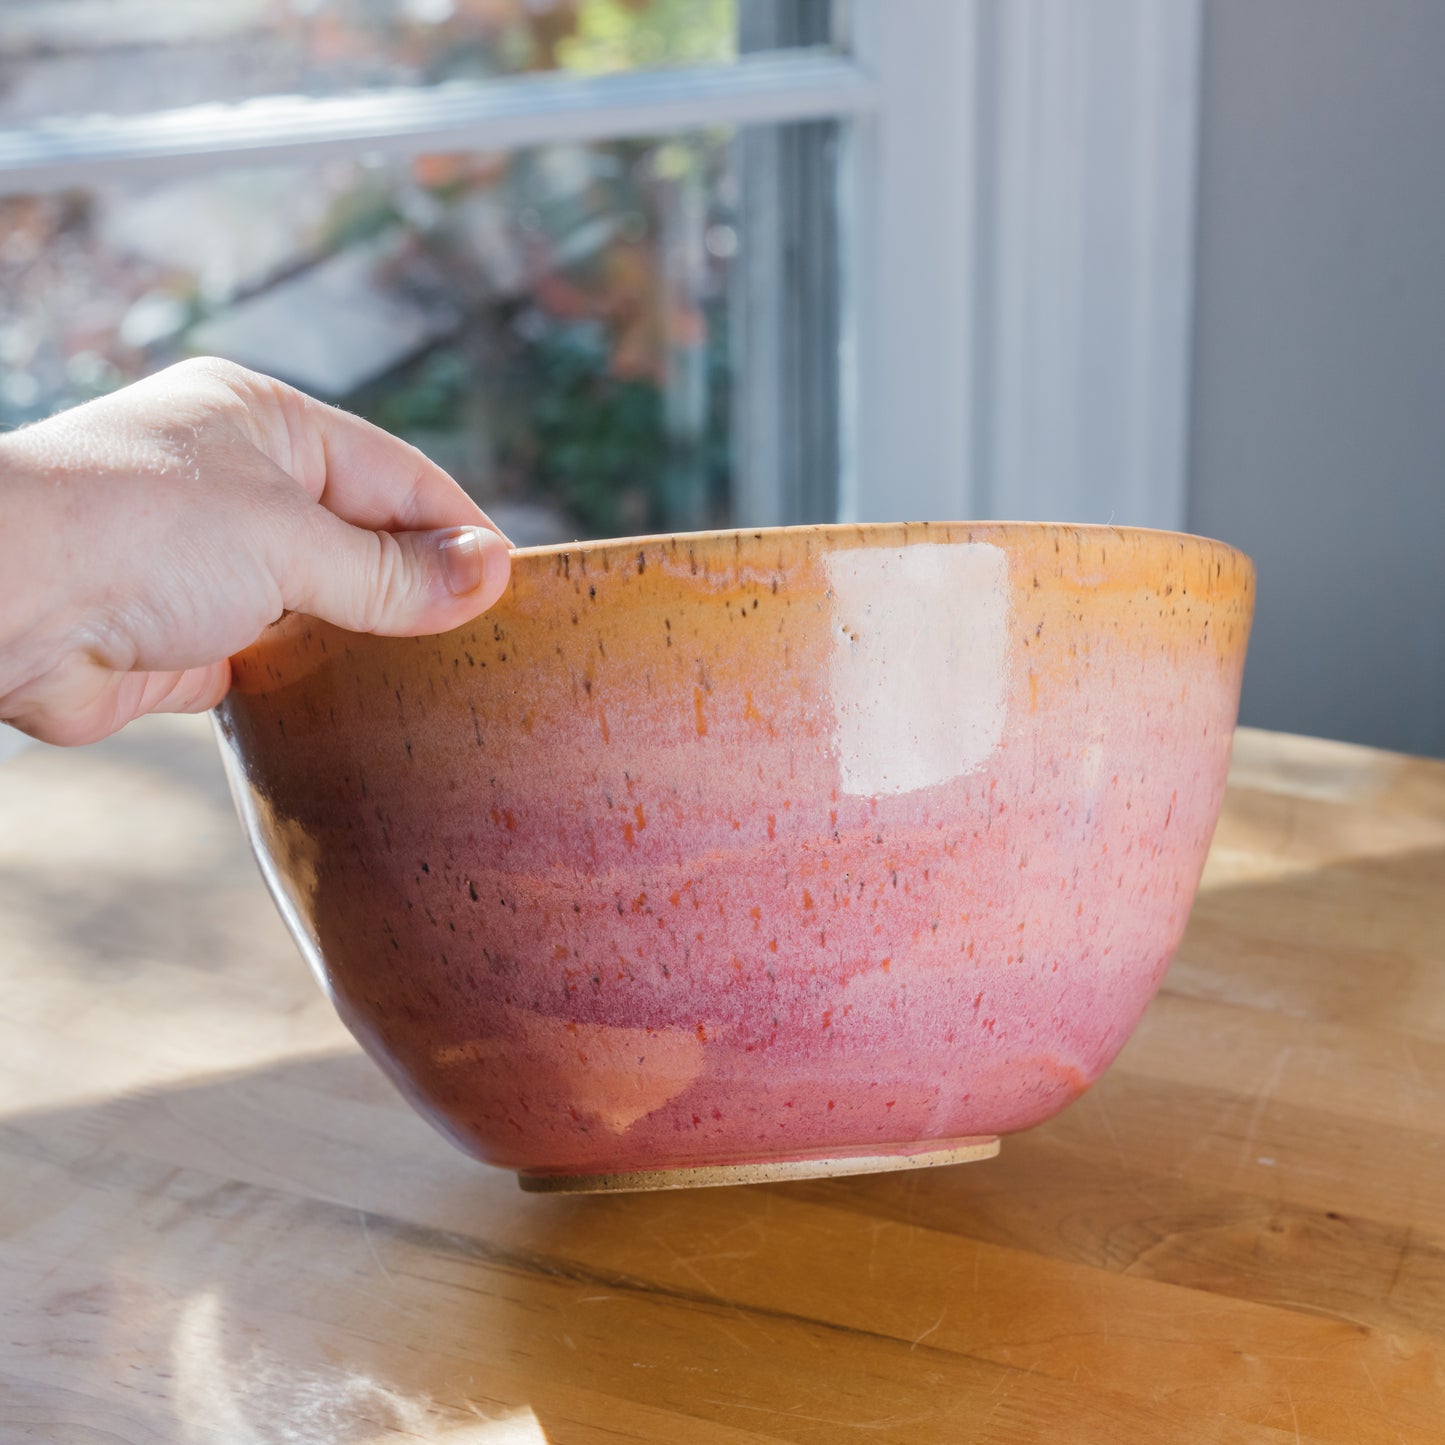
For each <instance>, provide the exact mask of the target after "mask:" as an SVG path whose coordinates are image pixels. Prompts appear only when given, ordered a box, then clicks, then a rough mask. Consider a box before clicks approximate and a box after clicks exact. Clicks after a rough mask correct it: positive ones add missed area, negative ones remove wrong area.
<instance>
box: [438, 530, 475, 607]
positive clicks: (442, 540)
mask: <svg viewBox="0 0 1445 1445" xmlns="http://www.w3.org/2000/svg"><path fill="white" fill-rule="evenodd" d="M481 530H482V529H481V528H480V527H457V528H455V529H454V530H453V531H451V532H443V533H442V535H441V536H440V537H439V538H438V539H437V552H438V553H439V554H440V556H441V563H442V576H443V577H445V578H446V579H447V588H448V590H449V591H451V592H452V593H453V594H454V595H455V596H457V597H465V596H466V595H467V594H468V593H469V592H475V591H476V590H477V588H478V587H480V586H481V585H482V577H483V574H484V573H485V572H486V567H485V565H484V564H483V560H482V538H481Z"/></svg>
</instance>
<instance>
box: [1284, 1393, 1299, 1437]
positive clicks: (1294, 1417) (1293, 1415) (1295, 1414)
mask: <svg viewBox="0 0 1445 1445" xmlns="http://www.w3.org/2000/svg"><path fill="white" fill-rule="evenodd" d="M1284 1397H1285V1399H1286V1400H1288V1401H1289V1418H1290V1420H1291V1421H1292V1422H1293V1424H1294V1445H1300V1433H1299V1411H1297V1410H1296V1409H1295V1407H1294V1395H1293V1393H1292V1392H1291V1390H1290V1387H1289V1386H1288V1385H1286V1386H1285V1387H1284Z"/></svg>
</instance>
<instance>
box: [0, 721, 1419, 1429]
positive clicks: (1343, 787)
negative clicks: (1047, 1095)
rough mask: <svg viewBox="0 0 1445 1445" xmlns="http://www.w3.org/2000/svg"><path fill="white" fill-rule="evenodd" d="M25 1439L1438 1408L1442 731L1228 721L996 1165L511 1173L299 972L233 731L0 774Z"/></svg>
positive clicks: (1399, 1418) (13, 1219)
mask: <svg viewBox="0 0 1445 1445" xmlns="http://www.w3.org/2000/svg"><path fill="white" fill-rule="evenodd" d="M0 980H3V985H4V995H3V997H4V1009H3V1011H4V1018H3V1021H0V1440H4V1441H5V1442H10V1441H18V1440H30V1439H38V1440H43V1441H47V1442H86V1445H98V1442H102V1441H103V1442H133V1445H159V1442H171V1441H176V1442H204V1445H271V1442H273V1441H274V1442H301V1445H362V1442H366V1445H371V1442H376V1445H381V1442H388V1441H396V1440H403V1441H404V1440H425V1441H438V1442H444V1445H522V1442H542V1441H548V1442H551V1445H617V1442H619V1441H647V1442H665V1445H744V1442H762V1441H807V1442H818V1445H831V1442H834V1441H852V1440H857V1441H867V1442H878V1445H883V1442H894V1441H897V1442H907V1445H919V1442H933V1441H942V1442H1005V1441H1007V1442H1014V1441H1034V1440H1037V1441H1049V1442H1068V1445H1072V1442H1093V1441H1099V1442H1105V1445H1119V1442H1122V1441H1149V1442H1192V1441H1237V1442H1246V1441H1248V1442H1265V1441H1277V1442H1295V1441H1338V1442H1348V1445H1366V1442H1374V1441H1381V1442H1390V1445H1397V1442H1401V1441H1408V1442H1416V1441H1430V1442H1438V1441H1442V1440H1445V764H1440V763H1430V762H1423V761H1418V760H1410V759H1406V758H1401V757H1395V756H1390V755H1386V754H1381V753H1376V752H1371V751H1367V750H1364V749H1360V748H1353V747H1346V746H1342V745H1338V744H1330V743H1321V742H1311V741H1305V740H1303V739H1298V738H1285V737H1281V736H1276V735H1271V734H1265V733H1259V732H1243V733H1241V734H1240V737H1239V741H1238V745H1237V748H1236V756H1235V766H1234V770H1233V774H1232V788H1231V793H1230V797H1229V803H1228V807H1227V809H1226V813H1225V817H1224V820H1223V822H1222V824H1221V826H1220V829H1219V833H1218V836H1217V839H1216V842H1215V847H1214V851H1213V854H1212V856H1211V860H1210V865H1209V869H1208V873H1207V875H1206V879H1205V886H1204V890H1203V892H1202V894H1201V897H1200V901H1199V904H1198V907H1197V909H1196V912H1195V916H1194V920H1193V922H1192V924H1191V926H1190V930H1189V934H1188V937H1187V939H1186V941H1185V944H1184V947H1183V949H1182V951H1181V953H1180V957H1179V959H1178V961H1177V962H1176V964H1175V965H1174V968H1173V971H1172V972H1171V973H1170V974H1169V977H1168V980H1167V982H1166V984H1165V988H1164V991H1163V993H1162V994H1161V995H1160V997H1159V998H1158V1000H1157V1001H1156V1002H1155V1003H1154V1005H1153V1006H1152V1008H1151V1009H1150V1011H1149V1013H1148V1015H1147V1017H1146V1018H1145V1020H1144V1023H1143V1024H1142V1025H1141V1027H1140V1029H1139V1031H1138V1033H1137V1035H1136V1036H1135V1038H1134V1039H1133V1041H1132V1042H1131V1043H1130V1044H1129V1046H1128V1048H1127V1049H1126V1050H1125V1051H1124V1053H1123V1055H1122V1056H1121V1057H1120V1059H1119V1061H1118V1063H1117V1064H1116V1065H1115V1067H1114V1069H1113V1070H1112V1071H1111V1072H1110V1073H1109V1075H1108V1076H1107V1078H1106V1079H1105V1080H1104V1081H1103V1082H1102V1083H1101V1084H1100V1085H1099V1086H1098V1087H1097V1088H1096V1089H1095V1090H1094V1091H1093V1092H1092V1093H1091V1094H1089V1095H1087V1096H1086V1097H1085V1098H1084V1099H1083V1100H1082V1101H1081V1102H1079V1103H1078V1104H1076V1105H1075V1106H1074V1107H1073V1108H1071V1109H1069V1110H1068V1111H1066V1112H1065V1114H1064V1115H1063V1116H1061V1117H1060V1118H1059V1119H1057V1120H1055V1121H1054V1122H1053V1123H1051V1124H1048V1125H1046V1126H1044V1127H1043V1128H1040V1129H1038V1130H1035V1131H1034V1132H1032V1133H1030V1134H1026V1135H1022V1136H1018V1137H1014V1138H1010V1139H1007V1140H1005V1141H1004V1147H1003V1152H1002V1154H1001V1156H1000V1157H999V1158H998V1159H997V1160H995V1161H993V1162H990V1163H986V1164H971V1165H964V1166H962V1167H958V1168H952V1169H942V1170H934V1171H928V1172H920V1173H910V1174H902V1175H897V1174H895V1175H878V1176H873V1177H867V1178H859V1179H839V1180H830V1181H819V1182H812V1183H794V1184H790V1185H772V1186H756V1187H752V1188H742V1189H727V1190H708V1191H696V1192H685V1193H681V1194H661V1195H658V1194H654V1195H637V1196H626V1197H612V1198H545V1197H529V1196H526V1195H524V1194H522V1193H521V1192H520V1191H519V1190H518V1189H517V1186H516V1184H515V1182H514V1181H513V1179H512V1177H511V1176H510V1175H505V1174H500V1173H497V1172H495V1171H493V1170H489V1169H486V1168H484V1167H482V1166H480V1165H477V1164H473V1163H471V1162H469V1161H468V1160H467V1159H465V1158H464V1157H463V1156H461V1155H460V1154H457V1153H455V1152H453V1151H452V1150H451V1148H450V1147H449V1146H448V1145H446V1144H445V1143H443V1141H442V1140H441V1139H440V1138H437V1137H435V1136H434V1135H433V1134H432V1133H431V1132H430V1131H429V1130H428V1129H427V1127H426V1126H425V1125H423V1124H422V1123H421V1122H420V1121H419V1120H418V1119H417V1118H415V1117H414V1116H413V1115H412V1114H411V1113H410V1112H409V1111H408V1110H407V1109H406V1107H405V1106H403V1105H402V1104H401V1103H400V1102H399V1101H398V1100H397V1098H396V1097H395V1096H394V1094H393V1093H392V1091H391V1089H390V1087H389V1086H388V1085H387V1084H386V1083H384V1082H383V1081H382V1079H381V1077H380V1076H379V1075H378V1073H377V1072H376V1071H375V1070H374V1069H373V1068H372V1067H371V1066H370V1065H369V1064H368V1063H367V1062H366V1061H365V1060H364V1059H363V1058H362V1057H361V1056H360V1055H359V1054H358V1053H357V1051H356V1049H355V1047H354V1046H353V1045H352V1044H351V1042H350V1040H349V1038H348V1037H347V1035H346V1034H345V1033H343V1031H342V1030H341V1028H340V1026H339V1025H338V1024H337V1023H336V1022H335V1020H334V1018H333V1016H332V1014H331V1012H330V1010H329V1008H328V1006H327V1005H326V1004H325V1003H324V1002H323V1000H322V999H321V997H320V996H319V994H318V992H317V990H316V988H315V987H314V985H313V984H312V981H311V979H310V977H309V975H308V974H307V973H306V971H305V970H304V968H303V967H302V965H301V963H300V961H299V958H298V957H297V955H296V954H295V953H294V951H293V949H292V947H291V945H290V943H289V942H288V940H287V939H286V937H285V935H284V934H283V932H282V928H281V925H280V923H279V922H278V920H277V918H276V916H275V914H274V913H273V911H272V908H271V905H270V903H269V902H268V900H267V898H266V896H265V894H264V892H263V890H262V887H261V883H260V880H259V878H258V876H257V874H256V871H255V869H254V866H253V865H252V863H251V860H250V858H249V855H248V854H247V853H246V851H245V848H244V845H243V843H242V841H241V836H240V833H239V830H238V828H237V825H236V823H235V821H234V819H233V817H232V814H231V805H230V802H229V800H228V799H227V797H226V794H225V788H224V784H223V782H222V780H221V775H220V772H219V768H218V764H217V762H216V759H215V756H214V751H213V748H212V744H211V741H210V737H209V734H208V731H207V727H206V724H205V723H204V722H203V721H200V720H197V719H174V718H172V719H154V720H151V721H149V722H147V723H145V724H143V725H140V726H137V727H135V728H133V729H131V730H130V731H129V732H128V733H126V734H125V735H123V736H122V737H120V738H117V739H113V740H112V741H110V742H108V743H106V744H103V745H101V746H99V747H96V748H93V749H90V750H87V751H84V752H78V753H60V752H54V751H49V750H42V749H34V750H32V751H30V752H27V753H26V754H24V755H23V756H21V757H19V758H17V759H15V760H12V761H11V762H9V763H7V764H6V765H5V766H4V768H3V769H0Z"/></svg>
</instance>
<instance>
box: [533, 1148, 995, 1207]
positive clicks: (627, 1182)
mask: <svg viewBox="0 0 1445 1445" xmlns="http://www.w3.org/2000/svg"><path fill="white" fill-rule="evenodd" d="M998 1147H999V1141H998V1136H997V1135H996V1134H994V1135H980V1136H978V1137H976V1138H972V1139H931V1140H929V1141H928V1142H926V1143H921V1144H902V1145H894V1146H892V1147H890V1148H889V1149H888V1150H886V1151H884V1152H875V1153H862V1152H859V1153H856V1154H834V1155H826V1156H822V1157H818V1158H808V1159H764V1160H759V1161H757V1162H756V1163H752V1164H698V1165H694V1166H692V1167H690V1168H677V1169H638V1170H633V1171H631V1172H629V1173H624V1174H542V1173H528V1172H523V1173H521V1174H519V1175H518V1176H517V1182H518V1183H519V1184H520V1185H521V1186H522V1188H523V1189H525V1190H526V1191H527V1192H528V1193H529V1194H628V1193H635V1192H639V1191H641V1190H646V1189H703V1188H710V1187H714V1186H717V1185H722V1184H774V1183H781V1182H786V1181H788V1180H793V1179H828V1178H832V1177H834V1176H835V1175H841V1174H883V1173H887V1172H889V1171H891V1170H895V1169H931V1168H937V1167H938V1166H940V1165H944V1164H971V1163H973V1162H974V1161H975V1160H978V1159H992V1158H993V1157H994V1155H995V1154H997V1153H998Z"/></svg>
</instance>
